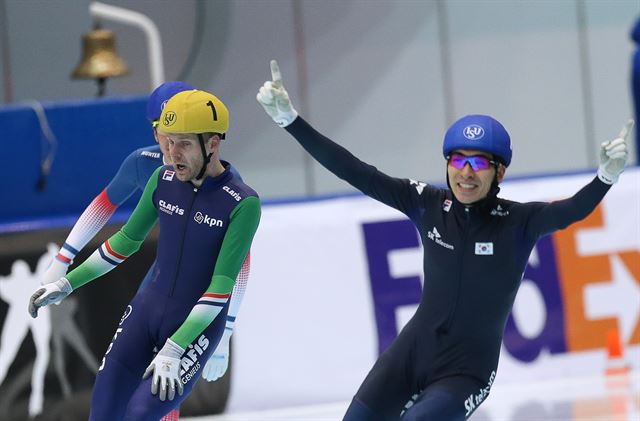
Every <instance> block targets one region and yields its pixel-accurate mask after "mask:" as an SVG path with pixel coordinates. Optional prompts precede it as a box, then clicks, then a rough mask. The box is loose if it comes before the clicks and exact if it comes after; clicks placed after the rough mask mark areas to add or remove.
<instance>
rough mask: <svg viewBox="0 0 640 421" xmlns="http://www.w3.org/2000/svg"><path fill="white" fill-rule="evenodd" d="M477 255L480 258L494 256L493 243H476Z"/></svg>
mask: <svg viewBox="0 0 640 421" xmlns="http://www.w3.org/2000/svg"><path fill="white" fill-rule="evenodd" d="M476 255H478V256H492V255H493V243H476Z"/></svg>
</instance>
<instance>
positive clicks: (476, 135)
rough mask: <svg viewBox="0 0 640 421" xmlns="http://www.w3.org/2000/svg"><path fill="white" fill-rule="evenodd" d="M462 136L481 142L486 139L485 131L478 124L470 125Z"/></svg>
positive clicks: (463, 130) (463, 131)
mask: <svg viewBox="0 0 640 421" xmlns="http://www.w3.org/2000/svg"><path fill="white" fill-rule="evenodd" d="M462 134H463V135H464V137H466V138H467V139H469V140H480V139H482V138H483V137H484V129H483V128H482V127H480V126H478V125H477V124H470V125H468V126H467V127H465V128H464V129H462Z"/></svg>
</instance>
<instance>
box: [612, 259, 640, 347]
mask: <svg viewBox="0 0 640 421" xmlns="http://www.w3.org/2000/svg"><path fill="white" fill-rule="evenodd" d="M617 254H618V256H620V259H622V262H623V263H624V265H625V267H626V268H627V269H628V270H629V272H631V275H632V276H633V280H634V281H635V283H636V284H638V286H640V252H637V251H625V252H619V253H617ZM629 344H630V345H631V344H640V319H638V321H637V322H636V327H635V328H634V329H633V333H632V334H631V338H630V339H629Z"/></svg>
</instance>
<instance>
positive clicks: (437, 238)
mask: <svg viewBox="0 0 640 421" xmlns="http://www.w3.org/2000/svg"><path fill="white" fill-rule="evenodd" d="M427 238H429V240H431V241H433V242H435V243H436V244H437V245H439V246H442V247H444V248H446V249H449V250H453V249H454V247H453V246H452V245H451V244H449V243H445V242H444V241H442V236H441V235H440V233H439V232H438V230H437V228H436V227H433V229H432V230H431V231H429V232H427Z"/></svg>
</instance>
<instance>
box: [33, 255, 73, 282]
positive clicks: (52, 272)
mask: <svg viewBox="0 0 640 421" xmlns="http://www.w3.org/2000/svg"><path fill="white" fill-rule="evenodd" d="M67 269H69V264H68V263H63V262H61V261H60V260H58V259H56V258H55V257H54V258H53V259H51V263H50V264H49V267H47V270H46V271H45V272H44V273H43V274H42V278H40V285H46V284H50V283H52V282H55V281H57V280H58V279H60V278H62V277H63V276H64V275H66V274H67Z"/></svg>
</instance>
